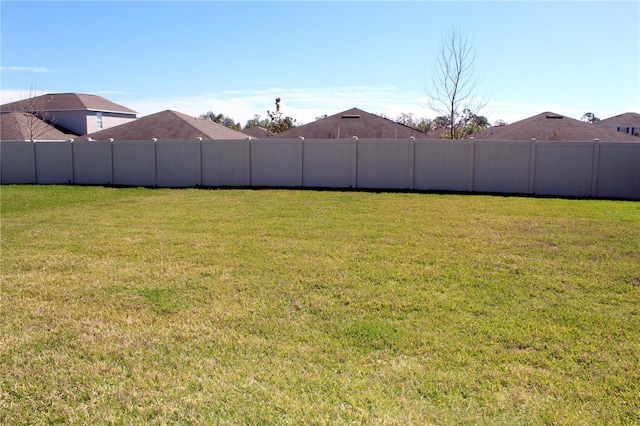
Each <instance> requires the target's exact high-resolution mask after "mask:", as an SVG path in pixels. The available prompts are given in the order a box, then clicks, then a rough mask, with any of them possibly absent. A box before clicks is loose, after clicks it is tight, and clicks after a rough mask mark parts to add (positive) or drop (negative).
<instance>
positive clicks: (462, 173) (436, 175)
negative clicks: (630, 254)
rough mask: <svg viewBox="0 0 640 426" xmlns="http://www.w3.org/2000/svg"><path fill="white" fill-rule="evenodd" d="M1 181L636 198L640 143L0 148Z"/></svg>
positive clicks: (59, 144)
mask: <svg viewBox="0 0 640 426" xmlns="http://www.w3.org/2000/svg"><path fill="white" fill-rule="evenodd" d="M0 159H1V161H0V168H1V183H2V184H79V185H118V186H147V187H165V188H179V187H197V186H206V187H225V186H233V187H252V186H253V187H313V188H317V187H326V188H362V189H398V190H405V189H409V190H426V191H428V190H434V191H456V192H495V193H515V194H535V195H549V196H572V197H599V198H623V199H632V200H640V142H637V143H636V142H600V141H598V140H595V141H591V142H543V141H535V140H532V141H511V142H505V141H474V140H464V141H443V140H413V139H408V140H395V139H389V140H386V139H359V140H358V139H352V140H319V139H313V140H311V139H309V140H303V139H295V140H259V139H258V140H241V141H237V140H202V141H200V140H194V141H79V142H72V141H64V142H63V141H38V142H25V141H2V142H0Z"/></svg>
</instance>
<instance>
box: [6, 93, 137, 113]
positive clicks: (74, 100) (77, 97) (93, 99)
mask: <svg viewBox="0 0 640 426" xmlns="http://www.w3.org/2000/svg"><path fill="white" fill-rule="evenodd" d="M27 103H28V104H31V105H37V106H38V109H42V110H44V111H102V112H116V113H124V114H134V115H135V114H137V113H136V111H134V110H132V109H129V108H127V107H124V106H122V105H118V104H116V103H115V102H111V101H110V100H108V99H105V98H103V97H100V96H97V95H87V94H82V93H49V94H46V95H42V96H36V97H34V98H29V99H23V100H20V101H16V102H11V103H8V104H4V105H2V106H0V109H1V110H2V111H3V112H6V111H23V110H25V105H26V104H27Z"/></svg>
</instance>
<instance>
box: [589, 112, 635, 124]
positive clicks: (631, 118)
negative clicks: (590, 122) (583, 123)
mask: <svg viewBox="0 0 640 426" xmlns="http://www.w3.org/2000/svg"><path fill="white" fill-rule="evenodd" d="M594 124H596V125H598V126H625V127H627V126H631V127H640V114H638V113H636V112H625V113H624V114H618V115H616V116H613V117H609V118H605V119H604V120H600V121H597V122H596V123H594Z"/></svg>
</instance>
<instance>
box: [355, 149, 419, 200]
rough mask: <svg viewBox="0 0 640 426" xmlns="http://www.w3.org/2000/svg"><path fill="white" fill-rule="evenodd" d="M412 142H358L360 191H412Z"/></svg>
mask: <svg viewBox="0 0 640 426" xmlns="http://www.w3.org/2000/svg"><path fill="white" fill-rule="evenodd" d="M412 142H413V141H410V140H395V139H389V140H377V139H368V140H358V149H357V155H358V159H357V179H358V188H373V189H378V188H379V189H412V187H413V161H412V158H413V152H412V149H411V147H412V146H413V144H412Z"/></svg>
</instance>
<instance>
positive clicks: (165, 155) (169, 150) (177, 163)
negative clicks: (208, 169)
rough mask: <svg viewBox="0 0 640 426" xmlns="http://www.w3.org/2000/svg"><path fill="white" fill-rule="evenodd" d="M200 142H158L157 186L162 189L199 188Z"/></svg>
mask: <svg viewBox="0 0 640 426" xmlns="http://www.w3.org/2000/svg"><path fill="white" fill-rule="evenodd" d="M200 165H201V162H200V142H199V141H196V140H193V141H158V142H156V184H157V185H158V186H159V187H161V188H188V187H193V186H199V185H200V184H201V182H200Z"/></svg>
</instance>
